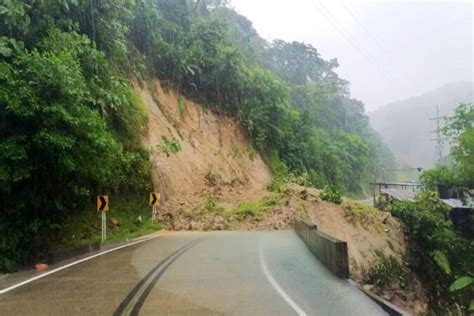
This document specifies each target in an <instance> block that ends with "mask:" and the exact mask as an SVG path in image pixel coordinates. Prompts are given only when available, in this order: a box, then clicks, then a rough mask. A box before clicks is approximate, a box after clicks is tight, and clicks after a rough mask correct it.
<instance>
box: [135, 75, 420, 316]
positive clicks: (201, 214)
mask: <svg viewBox="0 0 474 316" xmlns="http://www.w3.org/2000/svg"><path fill="white" fill-rule="evenodd" d="M135 88H136V90H137V92H138V93H139V95H140V96H141V98H142V100H143V102H144V103H145V104H146V107H147V109H148V113H149V122H148V128H147V131H146V133H145V135H144V136H143V141H144V143H145V145H146V146H147V147H148V148H149V149H150V150H151V151H152V157H151V159H152V162H153V181H154V184H155V189H156V190H157V191H159V192H160V193H161V194H162V201H161V202H162V203H161V205H160V209H159V218H160V222H161V223H163V224H164V225H165V227H166V228H167V229H170V230H222V229H230V230H232V229H239V230H256V229H257V230H268V229H291V228H292V225H293V219H294V217H295V215H299V216H304V217H307V218H309V219H311V220H312V221H313V222H315V223H316V224H317V225H318V228H319V229H320V230H322V231H323V232H325V233H328V234H330V235H332V236H335V237H337V238H339V239H342V240H345V241H347V243H348V249H349V257H350V272H351V278H352V279H354V280H355V281H357V282H358V283H359V284H361V285H363V286H364V287H366V288H367V289H369V290H371V291H373V292H375V293H377V294H379V295H381V296H383V297H384V298H386V299H388V300H390V301H392V302H394V303H395V304H396V305H398V306H401V307H402V308H405V309H407V310H410V311H412V312H415V313H420V312H424V311H426V304H425V302H426V298H425V297H424V295H423V291H422V290H421V287H420V284H419V282H418V281H417V279H416V277H415V276H412V275H408V276H404V278H405V279H407V280H405V281H406V283H407V286H406V287H405V286H402V285H401V284H402V283H403V282H399V280H397V279H395V280H391V281H390V282H389V283H388V284H385V285H384V286H383V287H380V286H378V285H377V282H378V281H379V279H380V278H383V273H384V272H386V274H388V275H392V274H393V273H394V271H391V270H390V269H393V267H388V268H386V267H385V268H383V269H380V268H379V269H378V270H377V269H376V270H377V271H378V272H377V273H375V274H374V269H373V268H374V265H376V264H378V263H379V262H380V258H381V257H383V258H394V260H395V261H396V262H398V263H400V264H402V262H403V260H402V257H403V254H404V252H405V249H406V245H405V240H404V234H403V229H402V227H401V225H400V223H399V222H398V221H397V220H396V219H394V218H392V217H391V216H390V214H388V213H386V212H380V211H378V210H375V209H371V208H370V207H366V206H363V205H360V204H357V203H355V202H352V201H349V200H347V201H344V202H343V204H342V205H336V204H333V203H329V202H325V201H322V200H321V199H320V198H319V193H320V192H319V190H316V189H312V188H305V187H302V186H299V185H296V184H289V185H287V186H286V188H285V189H283V190H282V192H279V193H271V192H268V191H266V190H265V185H266V184H267V183H268V182H269V181H270V180H271V174H270V171H269V170H268V168H267V166H266V165H265V163H264V162H263V160H262V159H261V157H260V156H259V155H258V153H257V152H255V151H254V150H253V149H252V148H251V147H250V146H249V145H248V143H247V142H246V140H245V137H244V134H243V131H242V129H241V127H240V126H239V124H238V123H237V122H235V121H234V120H233V119H231V118H229V117H226V116H223V115H218V114H216V113H213V112H212V111H211V110H206V108H205V107H203V106H201V105H198V104H196V103H194V102H192V101H188V100H186V101H185V102H183V101H184V99H182V98H181V101H180V96H179V95H177V94H176V93H175V92H174V91H172V90H169V91H165V90H164V89H163V88H162V87H161V85H160V83H159V82H158V81H155V82H154V85H153V86H152V87H147V88H144V87H140V86H138V85H136V87H135ZM180 103H181V104H180ZM163 137H165V138H166V139H167V140H169V141H171V142H174V143H179V147H180V150H179V151H177V152H172V151H170V150H166V149H163V148H164V147H166V146H164V143H165V141H164V138H163ZM157 148H158V149H157ZM387 262H388V261H387ZM379 266H380V264H379ZM384 269H387V271H385V270H384ZM381 272H382V275H380V273H381ZM374 275H375V276H374ZM405 281H404V282H405Z"/></svg>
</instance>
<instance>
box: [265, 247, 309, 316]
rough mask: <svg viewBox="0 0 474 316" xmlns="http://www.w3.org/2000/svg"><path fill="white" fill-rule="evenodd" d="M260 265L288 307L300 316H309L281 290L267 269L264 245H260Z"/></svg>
mask: <svg viewBox="0 0 474 316" xmlns="http://www.w3.org/2000/svg"><path fill="white" fill-rule="evenodd" d="M260 265H261V266H262V270H263V273H264V274H265V277H266V278H267V280H268V282H270V284H271V285H272V286H273V288H274V289H275V290H276V291H277V292H278V294H280V296H281V297H282V298H283V299H284V300H285V301H286V302H287V303H288V305H290V306H291V308H293V310H294V311H295V312H296V314H297V315H299V316H307V314H306V313H305V312H304V311H303V310H302V309H301V308H300V307H299V306H298V305H297V304H296V303H295V301H293V300H292V299H291V297H290V296H289V295H288V294H287V293H286V292H285V291H284V290H283V289H282V288H281V286H280V285H279V284H278V283H277V282H276V281H275V279H274V278H273V276H272V274H271V273H270V271H269V270H268V268H267V264H266V263H265V256H264V255H263V249H262V245H261V244H260Z"/></svg>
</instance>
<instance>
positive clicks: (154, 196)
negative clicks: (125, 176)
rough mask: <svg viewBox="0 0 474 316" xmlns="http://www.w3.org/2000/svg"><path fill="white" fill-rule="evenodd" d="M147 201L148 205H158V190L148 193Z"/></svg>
mask: <svg viewBox="0 0 474 316" xmlns="http://www.w3.org/2000/svg"><path fill="white" fill-rule="evenodd" d="M149 203H150V205H158V204H159V203H160V193H158V192H152V193H150V199H149Z"/></svg>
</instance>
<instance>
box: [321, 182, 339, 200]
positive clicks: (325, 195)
mask: <svg viewBox="0 0 474 316" xmlns="http://www.w3.org/2000/svg"><path fill="white" fill-rule="evenodd" d="M319 197H320V198H321V200H323V201H328V202H332V203H335V204H341V203H342V197H341V193H340V192H339V191H338V190H336V189H335V188H334V187H332V186H329V185H327V186H325V187H324V190H323V192H321V193H320V194H319Z"/></svg>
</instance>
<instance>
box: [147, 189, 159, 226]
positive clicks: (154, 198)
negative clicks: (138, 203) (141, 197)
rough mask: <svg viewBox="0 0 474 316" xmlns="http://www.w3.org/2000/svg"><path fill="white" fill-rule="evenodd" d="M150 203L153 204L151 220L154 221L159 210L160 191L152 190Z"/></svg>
mask: <svg viewBox="0 0 474 316" xmlns="http://www.w3.org/2000/svg"><path fill="white" fill-rule="evenodd" d="M148 201H149V204H150V205H151V220H152V222H154V221H155V220H156V216H157V213H158V211H157V210H156V206H157V205H158V204H159V203H160V193H158V192H152V193H150V198H149V200H148Z"/></svg>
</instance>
